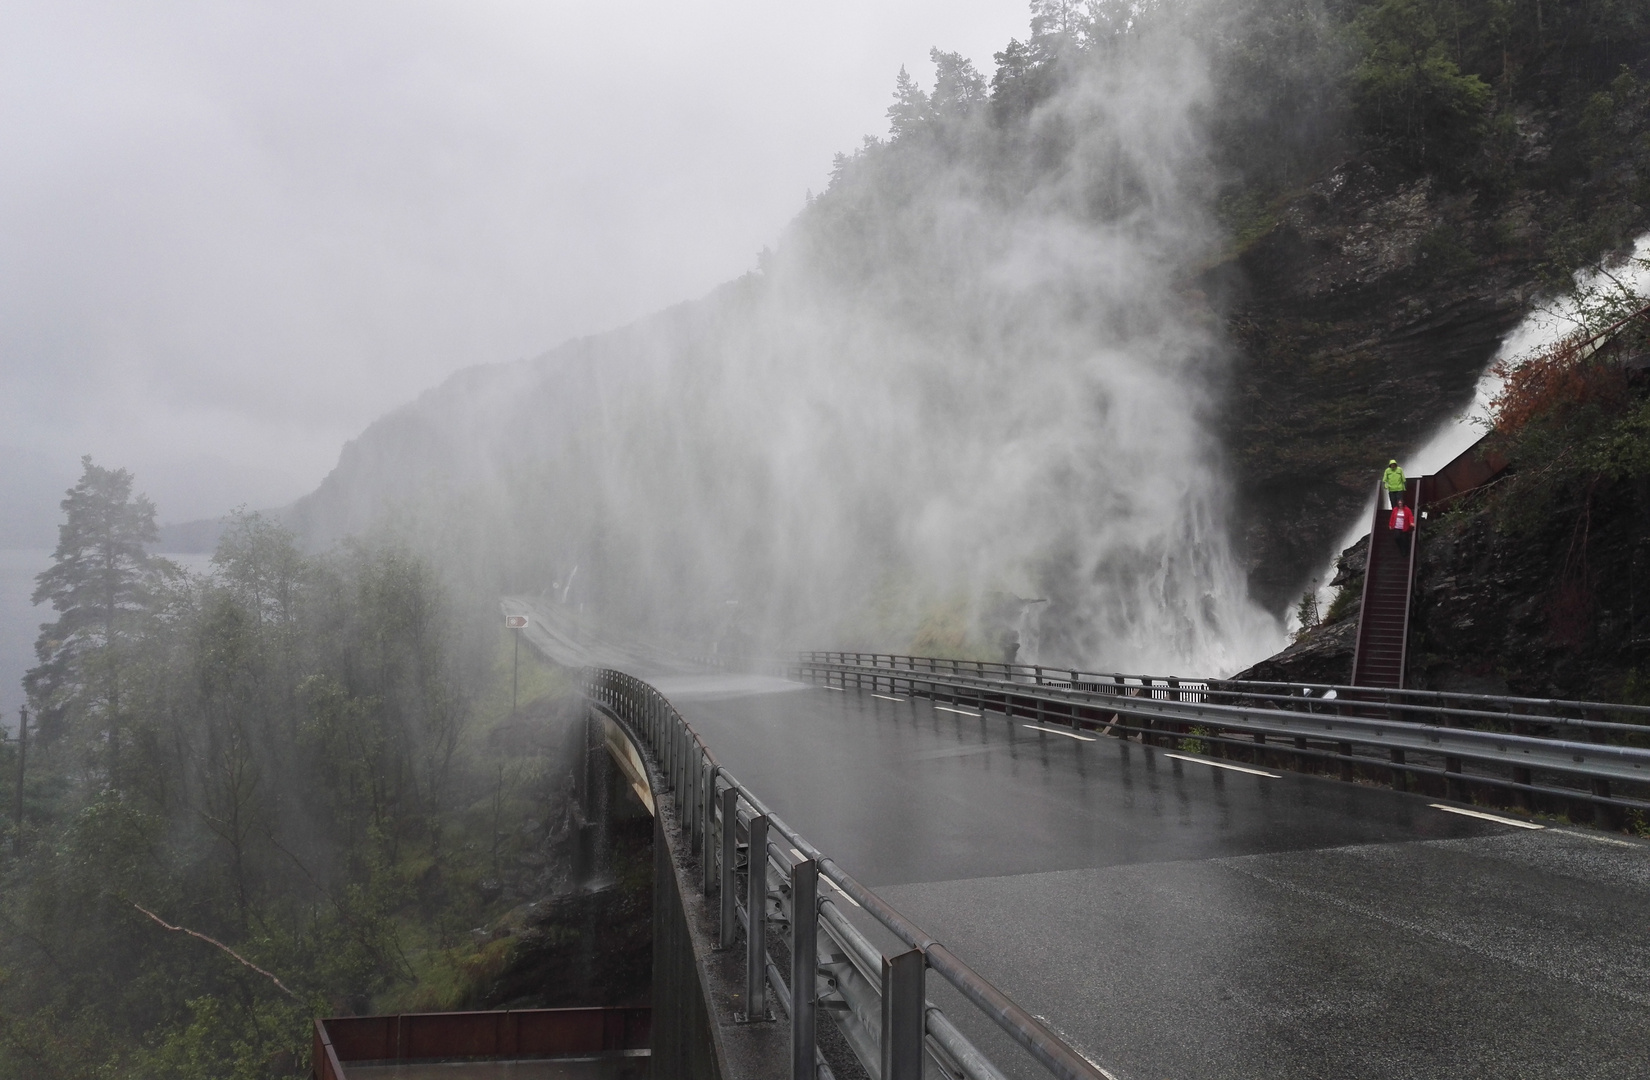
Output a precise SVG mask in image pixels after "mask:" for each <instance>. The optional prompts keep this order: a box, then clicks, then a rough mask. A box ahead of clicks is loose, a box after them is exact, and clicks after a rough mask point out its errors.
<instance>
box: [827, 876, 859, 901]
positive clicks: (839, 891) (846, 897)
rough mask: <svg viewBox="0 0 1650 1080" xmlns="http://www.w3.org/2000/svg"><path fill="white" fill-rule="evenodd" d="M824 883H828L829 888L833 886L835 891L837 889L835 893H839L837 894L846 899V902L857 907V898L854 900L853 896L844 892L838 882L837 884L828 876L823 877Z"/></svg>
mask: <svg viewBox="0 0 1650 1080" xmlns="http://www.w3.org/2000/svg"><path fill="white" fill-rule="evenodd" d="M825 884H827V885H829V886H830V887H831V888H833V889H835V890H836V891H837V893H838V894H839V895H840V896H841V897H842V898H843V899H844V900H846V901H848V903H850V904H852V905H854V906H855V907H859V901H858V900H855V899H854V898H853V897H851V896H849V895H848V894H847V893H845V892H843V891H842V886H841V885H838V884H837V883H836V882H834V881H832V880H831V879H830V878H825Z"/></svg>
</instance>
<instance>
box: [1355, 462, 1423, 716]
mask: <svg viewBox="0 0 1650 1080" xmlns="http://www.w3.org/2000/svg"><path fill="white" fill-rule="evenodd" d="M1420 486H1421V483H1420V481H1418V480H1411V481H1410V482H1409V494H1408V498H1409V499H1410V503H1409V505H1411V506H1414V505H1416V502H1415V500H1416V498H1417V496H1418V494H1419V490H1418V489H1419V488H1420ZM1384 494H1385V493H1384V492H1383V491H1377V493H1376V497H1375V518H1374V520H1373V521H1372V522H1370V526H1369V565H1368V566H1367V568H1366V569H1365V570H1364V602H1363V610H1362V612H1361V613H1360V614H1359V616H1358V645H1357V650H1356V652H1354V653H1353V659H1352V685H1353V686H1374V687H1381V688H1383V689H1388V688H1390V689H1397V688H1399V687H1402V686H1403V685H1404V663H1405V661H1406V660H1407V659H1408V652H1409V597H1410V592H1411V590H1412V589H1413V588H1414V587H1415V560H1416V558H1417V557H1418V556H1419V553H1420V550H1421V530H1420V528H1419V527H1417V528H1415V529H1413V530H1411V531H1410V534H1409V544H1408V548H1409V550H1408V552H1407V553H1406V552H1405V551H1404V550H1403V548H1402V547H1401V546H1400V544H1399V538H1398V534H1397V533H1396V532H1394V531H1393V530H1392V529H1390V528H1388V527H1387V522H1388V520H1389V518H1390V515H1391V512H1390V511H1389V510H1388V509H1387V506H1386V499H1384V498H1383V497H1382V496H1383V495H1384Z"/></svg>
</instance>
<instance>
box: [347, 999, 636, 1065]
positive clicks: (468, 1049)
mask: <svg viewBox="0 0 1650 1080" xmlns="http://www.w3.org/2000/svg"><path fill="white" fill-rule="evenodd" d="M652 1021H653V1012H652V1010H651V1009H645V1008H641V1009H510V1010H507V1011H499V1012H449V1013H404V1014H401V1015H397V1016H334V1017H328V1018H326V1019H320V1020H316V1021H315V1057H314V1076H315V1077H316V1080H347V1072H346V1069H347V1067H348V1066H349V1065H350V1064H352V1063H354V1064H364V1063H367V1062H372V1063H374V1064H395V1063H400V1062H410V1061H463V1060H470V1061H488V1060H494V1061H513V1060H521V1059H526V1058H550V1057H568V1056H573V1055H581V1054H601V1053H617V1052H620V1051H625V1050H646V1049H647V1048H648V1046H649V1036H650V1033H651V1031H652Z"/></svg>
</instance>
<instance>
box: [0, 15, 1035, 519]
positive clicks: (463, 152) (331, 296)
mask: <svg viewBox="0 0 1650 1080" xmlns="http://www.w3.org/2000/svg"><path fill="white" fill-rule="evenodd" d="M5 12H6V14H5V19H4V27H5V29H4V33H0V147H3V148H4V152H3V153H0V473H3V474H4V476H3V478H0V498H6V499H8V502H9V505H7V506H6V508H5V509H6V512H7V513H8V515H9V516H10V518H11V519H12V521H13V525H14V526H15V527H13V528H12V529H11V530H10V532H11V533H12V534H14V535H12V536H10V537H8V536H7V535H6V532H7V530H4V529H0V544H4V543H7V542H16V541H17V540H18V539H21V538H20V537H18V536H16V535H15V534H16V533H18V532H19V530H20V527H21V526H22V524H23V523H24V522H26V521H27V520H29V519H32V518H35V517H36V516H38V515H39V514H40V513H41V512H43V513H44V517H45V519H46V520H48V521H49V520H53V519H55V517H56V508H55V502H56V499H57V498H58V497H60V494H61V490H62V488H63V487H64V486H66V485H67V483H69V482H72V480H73V478H74V476H75V475H76V474H77V472H78V465H77V462H78V458H79V456H80V455H81V454H83V453H91V454H93V455H94V456H95V457H96V458H97V459H98V460H99V461H100V462H102V463H104V464H110V465H124V466H126V467H128V468H131V469H132V470H133V471H135V472H136V473H137V474H138V481H139V486H140V488H141V489H142V490H145V491H147V492H149V493H150V494H151V495H152V496H153V497H154V498H155V500H156V502H157V503H158V504H159V505H160V511H161V515H160V516H161V519H162V521H179V520H185V519H189V518H195V517H202V516H215V515H217V514H220V513H222V512H224V511H226V510H227V509H229V508H230V507H233V506H235V505H238V504H243V503H244V504H247V505H250V506H252V507H254V508H257V507H266V506H274V505H279V504H282V503H285V502H287V501H290V500H291V499H293V498H295V497H297V496H298V495H301V494H303V493H304V492H305V491H308V490H309V489H310V488H312V487H314V485H315V484H316V483H317V482H319V481H320V479H321V478H322V477H323V476H324V475H325V474H326V472H327V471H328V470H329V469H330V468H331V466H332V464H333V462H334V460H335V459H336V456H337V453H338V450H339V448H340V447H341V446H342V444H343V443H344V442H345V441H346V440H347V439H349V438H351V437H353V436H354V435H355V434H357V433H358V432H359V431H360V430H361V429H362V428H363V427H364V426H365V425H366V424H368V423H369V422H371V421H372V420H373V419H374V418H375V417H377V416H379V415H380V414H382V413H383V412H385V411H386V410H388V409H390V408H393V407H394V406H396V405H398V404H400V403H401V402H403V401H406V400H408V399H409V398H411V397H413V396H415V395H416V394H417V393H418V392H419V391H421V390H423V389H425V388H427V387H429V386H431V385H434V384H435V383H437V382H439V381H440V380H441V379H442V378H443V377H445V376H446V375H447V374H449V373H450V372H452V371H455V370H457V369H459V368H462V367H467V366H469V365H472V364H477V363H486V362H491V361H497V360H511V359H517V358H520V357H523V356H530V355H535V354H537V353H540V352H542V351H544V350H545V349H547V348H549V347H551V346H553V345H555V344H557V343H559V342H561V341H563V340H565V339H567V338H569V337H573V336H577V335H582V334H588V333H592V332H596V331H601V330H604V329H607V328H610V327H613V326H616V325H619V324H622V323H624V322H626V321H629V320H631V319H633V318H636V317H637V316H640V315H643V314H646V313H647V312H649V311H653V310H656V309H658V308H660V307H663V306H665V305H668V304H671V303H674V302H676V301H679V300H684V299H688V298H692V297H695V296H699V295H702V294H703V293H705V292H706V291H708V290H709V289H710V288H712V287H713V286H714V285H716V284H717V283H718V282H721V281H724V280H727V279H729V278H731V277H735V276H737V275H738V274H740V273H743V272H744V271H746V270H747V269H750V268H751V267H752V266H753V265H754V262H755V253H756V252H757V251H758V250H759V249H760V248H761V247H762V246H763V245H764V244H769V243H772V242H773V240H774V239H775V237H776V236H777V234H778V233H779V231H780V230H781V228H782V227H783V226H784V224H785V223H786V222H787V221H788V220H789V219H790V218H791V217H792V216H793V215H794V214H795V213H796V211H797V210H798V209H799V208H800V206H801V204H802V199H803V194H804V192H805V191H806V190H808V189H810V188H811V189H813V190H816V191H817V190H819V189H820V188H821V187H822V186H823V185H824V182H825V178H826V176H827V174H828V171H829V168H830V162H831V156H832V154H833V153H834V152H836V151H838V150H850V149H852V148H853V147H854V146H855V145H857V144H858V142H859V140H860V138H861V137H862V136H864V135H866V134H877V135H881V134H884V133H885V131H886V127H887V124H886V120H885V119H884V117H883V111H884V109H885V108H886V107H887V104H888V102H889V100H890V95H891V92H892V87H893V81H894V75H895V73H896V72H897V71H898V69H899V68H900V66H901V65H902V64H903V65H906V66H907V67H908V68H910V69H911V71H912V73H913V74H916V75H919V77H920V78H921V79H922V80H923V81H924V83H925V84H927V83H928V82H931V78H932V72H931V69H930V67H929V64H928V59H927V56H928V49H929V47H930V46H933V45H938V46H940V47H941V48H944V49H948V50H956V51H959V52H962V53H963V54H964V55H966V56H969V57H971V58H973V59H974V60H975V62H976V64H977V65H978V66H979V67H980V69H981V70H982V71H983V72H985V73H986V74H987V76H988V77H989V74H990V71H991V68H992V61H991V53H992V52H994V51H996V50H998V49H1000V48H1002V46H1003V45H1004V44H1005V43H1006V42H1007V40H1008V39H1009V38H1010V37H1015V36H1017V37H1022V38H1023V37H1024V36H1025V26H1026V22H1027V14H1026V8H1025V6H1024V4H1023V3H1021V2H1019V0H989V2H988V0H833V2H830V3H819V2H815V3H809V4H803V3H793V2H788V0H770V2H754V0H747V2H738V0H719V2H700V3H681V2H678V3H661V2H656V0H645V2H639V3H631V4H623V5H620V4H597V3H579V4H575V3H555V2H550V3H545V2H539V3H528V2H520V3H511V2H503V0H466V2H462V3H460V2H453V3H445V4H437V3H423V2H416V0H397V2H395V3H342V4H341V3H337V2H336V0H334V2H328V3H319V2H294V0H280V2H238V3H232V4H230V3H222V2H221V0H220V2H214V3H167V2H165V0H147V2H145V3H142V4H130V3H101V4H94V3H77V2H72V0H49V2H19V0H11V2H9V3H7V4H6V6H5ZM51 535H52V534H51V531H50V530H49V529H48V530H47V537H48V540H49V538H50V536H51Z"/></svg>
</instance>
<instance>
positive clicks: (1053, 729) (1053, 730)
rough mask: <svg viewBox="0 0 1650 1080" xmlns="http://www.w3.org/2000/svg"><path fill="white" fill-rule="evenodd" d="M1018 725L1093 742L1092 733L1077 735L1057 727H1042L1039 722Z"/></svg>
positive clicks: (1080, 740)
mask: <svg viewBox="0 0 1650 1080" xmlns="http://www.w3.org/2000/svg"><path fill="white" fill-rule="evenodd" d="M1020 726H1021V727H1023V728H1030V729H1031V730H1032V731H1046V732H1048V733H1049V734H1050V735H1064V736H1065V737H1066V738H1068V739H1076V740H1078V741H1079V742H1094V737H1093V736H1092V735H1079V734H1077V733H1076V732H1075V731H1061V730H1060V729H1059V728H1057V727H1043V726H1042V725H1040V724H1021V725H1020Z"/></svg>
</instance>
